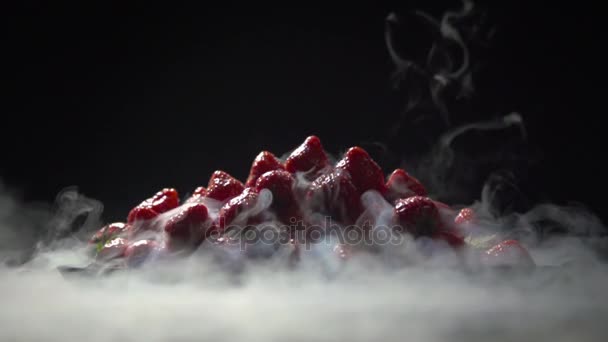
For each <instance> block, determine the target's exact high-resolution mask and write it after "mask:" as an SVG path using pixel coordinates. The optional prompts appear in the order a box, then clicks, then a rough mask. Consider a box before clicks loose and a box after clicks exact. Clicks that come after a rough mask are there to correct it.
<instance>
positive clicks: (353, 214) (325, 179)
mask: <svg viewBox="0 0 608 342" xmlns="http://www.w3.org/2000/svg"><path fill="white" fill-rule="evenodd" d="M306 201H307V203H308V205H309V207H310V209H311V210H313V211H314V212H318V213H322V214H325V215H329V216H330V217H332V218H334V219H336V220H338V221H340V222H343V223H352V222H355V221H356V220H357V218H358V217H359V215H361V212H362V211H363V208H362V204H361V197H360V194H359V191H357V188H356V187H355V185H354V184H353V182H352V180H351V177H350V174H349V173H348V172H346V171H345V170H343V169H335V170H333V171H332V172H330V173H327V174H324V175H321V176H320V177H319V178H317V179H315V180H314V181H313V182H312V183H311V184H310V186H309V188H308V191H307V193H306Z"/></svg>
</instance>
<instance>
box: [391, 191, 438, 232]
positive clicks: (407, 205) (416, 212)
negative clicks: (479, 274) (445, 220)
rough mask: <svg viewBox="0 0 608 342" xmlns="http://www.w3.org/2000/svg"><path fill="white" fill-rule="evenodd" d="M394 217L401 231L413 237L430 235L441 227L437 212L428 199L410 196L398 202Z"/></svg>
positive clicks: (431, 201)
mask: <svg viewBox="0 0 608 342" xmlns="http://www.w3.org/2000/svg"><path fill="white" fill-rule="evenodd" d="M395 216H396V219H397V223H398V224H399V225H400V227H401V229H403V230H404V231H406V232H409V233H410V234H412V235H414V236H419V235H432V234H434V233H435V232H437V230H438V229H439V228H440V227H441V222H440V219H439V210H438V209H437V206H436V205H435V203H434V202H433V200H431V199H430V198H428V197H423V196H412V197H408V198H405V199H400V200H398V201H397V204H396V205H395Z"/></svg>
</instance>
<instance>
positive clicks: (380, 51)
mask: <svg viewBox="0 0 608 342" xmlns="http://www.w3.org/2000/svg"><path fill="white" fill-rule="evenodd" d="M193 3H199V5H198V6H195V5H193ZM458 4H459V3H458V2H446V3H441V4H440V3H433V4H432V5H429V2H424V1H419V2H407V1H404V2H401V3H400V4H399V5H398V6H388V5H387V6H375V7H369V6H363V5H361V6H355V5H349V6H348V7H343V8H326V7H314V8H295V7H294V8H272V7H269V8H265V9H262V8H242V7H236V6H235V7H227V8H215V7H212V6H211V5H208V6H203V5H202V2H192V3H191V4H189V5H182V4H180V5H176V3H175V2H170V3H166V4H163V5H153V4H150V2H148V3H145V4H144V3H141V4H136V3H129V4H126V2H123V1H120V2H103V3H102V4H99V5H91V4H90V3H88V4H86V5H85V4H81V3H77V2H73V3H68V2H46V1H22V2H20V3H19V5H17V6H12V7H10V8H5V10H4V11H3V13H4V16H5V17H6V18H5V19H4V20H3V22H4V23H5V27H6V29H5V32H6V33H8V34H7V35H6V39H4V40H3V43H2V44H3V48H2V50H3V55H5V57H8V62H4V63H5V64H4V66H5V68H6V69H7V70H6V71H7V73H6V74H7V75H8V76H5V77H3V79H5V81H7V82H8V87H9V90H8V91H5V92H4V94H3V97H5V99H4V100H3V101H2V102H3V107H4V109H3V110H2V113H3V115H2V127H3V129H2V137H1V138H0V139H1V143H2V155H1V160H0V177H1V179H2V181H3V182H4V183H5V184H6V185H8V186H9V187H10V188H11V189H13V190H17V191H18V192H20V193H21V195H22V196H23V197H24V198H25V199H26V200H43V201H52V200H53V198H54V196H55V195H56V194H57V193H58V192H59V191H60V190H61V189H62V188H64V187H66V186H70V185H77V186H78V187H79V189H80V190H81V191H82V192H83V193H84V194H85V195H87V196H89V197H93V198H96V199H99V200H101V201H102V202H103V203H104V204H105V206H106V218H107V219H111V220H114V219H120V218H122V216H123V215H125V214H126V213H127V212H128V210H129V208H130V207H131V206H133V205H135V204H137V203H138V202H139V201H141V200H142V199H144V198H146V197H148V196H149V195H151V194H153V193H154V192H155V191H156V190H157V189H159V188H161V187H165V186H172V187H176V188H178V190H180V192H181V193H182V194H185V193H187V192H189V191H191V190H192V189H193V188H194V187H195V186H197V185H202V184H206V182H207V179H208V177H209V175H210V174H211V172H212V171H214V170H216V169H224V170H226V171H227V172H229V173H231V174H233V175H235V176H237V177H239V178H241V179H243V178H245V177H246V175H247V172H248V168H249V165H250V163H251V160H252V159H253V158H254V157H255V155H256V154H257V153H258V152H259V151H260V150H261V149H267V150H270V151H272V152H274V153H275V154H277V155H279V156H280V155H282V154H283V153H286V152H288V151H289V150H291V149H292V148H294V147H295V146H297V145H298V144H299V143H300V142H301V141H302V140H303V139H304V138H305V137H306V136H307V135H310V134H316V135H318V136H319V137H320V138H321V139H322V141H323V143H324V145H325V148H326V149H327V150H328V151H329V152H331V153H333V154H335V155H338V154H339V153H340V152H343V151H344V150H345V149H346V148H347V147H349V146H352V145H362V146H364V147H368V148H369V149H370V152H371V153H372V154H373V155H374V157H376V158H378V160H379V161H380V162H381V164H382V165H383V167H384V168H385V171H386V172H389V171H390V170H391V168H394V167H396V166H398V164H399V161H400V160H408V158H409V157H408V156H409V154H417V153H419V154H422V153H424V152H425V151H426V148H427V147H428V142H429V141H434V140H436V139H437V133H438V129H437V128H429V129H428V131H426V130H425V129H422V128H417V126H415V125H412V126H411V128H412V129H410V131H412V130H413V131H414V133H412V132H408V129H407V127H406V128H405V129H402V130H398V131H395V130H394V127H395V126H398V125H406V126H407V123H404V121H403V119H402V109H403V105H404V103H405V98H406V95H405V93H406V92H407V91H408V90H407V89H401V90H399V91H396V90H395V89H393V88H392V84H391V81H390V77H391V74H392V72H393V71H394V66H393V64H392V62H391V60H390V58H389V56H388V53H387V50H386V46H385V41H384V24H385V22H384V20H385V18H386V16H387V14H388V13H389V12H391V11H396V12H397V13H398V14H404V13H406V12H407V11H408V10H410V9H421V10H425V11H428V12H429V13H431V14H433V15H435V16H439V15H441V13H443V11H444V10H445V9H449V8H457V7H458ZM553 5H554V4H553ZM494 6H495V7H491V8H490V7H486V8H482V9H484V12H486V14H487V16H486V19H485V20H486V21H485V22H484V23H485V24H484V25H486V28H488V27H489V28H491V27H495V34H494V35H493V36H492V39H490V40H489V41H488V42H483V44H482V43H479V44H477V45H476V46H478V47H477V48H476V49H475V50H474V52H475V55H474V56H473V58H474V62H475V63H476V64H477V65H478V66H480V68H479V70H477V71H476V73H475V74H474V76H473V77H474V78H473V79H474V82H475V85H476V93H475V95H474V97H473V98H472V99H471V100H469V102H467V103H466V104H465V105H462V104H460V105H455V106H453V107H452V108H453V111H452V112H451V119H452V124H454V125H458V124H462V123H465V122H470V121H475V120H484V119H489V118H493V117H498V116H501V115H505V114H507V113H509V112H511V111H514V110H515V111H518V112H520V113H521V114H522V115H523V117H524V120H525V121H526V129H527V134H528V141H527V142H526V144H525V146H523V147H522V146H518V147H516V148H515V152H514V153H521V158H520V159H519V160H520V162H518V163H517V165H515V167H516V168H517V169H518V170H519V171H518V179H520V181H521V189H522V191H524V192H526V193H527V195H528V196H529V197H530V198H532V199H533V200H534V201H537V200H538V201H546V200H550V201H552V202H555V203H559V204H563V203H566V202H568V201H580V202H583V203H585V204H586V205H588V206H589V207H590V208H591V209H593V210H594V211H595V212H597V213H598V214H599V215H600V216H601V217H602V218H604V220H605V219H606V214H605V212H604V205H603V192H604V189H605V188H606V184H607V183H606V179H605V178H606V177H605V174H606V167H605V166H604V165H603V159H604V151H603V148H604V144H603V138H604V134H605V129H604V126H603V125H602V120H603V114H604V112H605V109H604V108H605V106H604V105H603V98H602V96H605V95H603V94H604V93H605V90H606V85H605V82H604V83H601V82H599V85H595V83H598V82H597V81H601V76H600V73H601V72H602V69H603V68H604V67H605V63H604V62H603V61H602V58H601V57H600V55H601V53H602V47H601V43H602V41H603V38H602V30H601V29H600V27H601V24H602V22H601V18H600V16H599V14H600V12H598V11H595V10H593V9H591V8H588V7H574V6H572V5H569V6H568V7H564V8H556V7H551V8H548V7H537V8H534V7H531V6H533V5H531V4H530V2H526V3H523V2H522V3H517V2H504V4H502V5H494ZM537 6H538V5H537ZM406 33H409V32H406ZM406 33H403V37H404V40H405V37H417V38H421V39H417V41H416V42H414V41H412V42H411V43H409V42H406V41H404V42H403V44H404V45H403V46H405V50H408V49H409V50H408V51H418V50H420V51H424V49H423V47H424V46H425V45H424V44H427V42H425V41H424V35H420V36H418V35H411V33H409V34H406ZM474 43H475V42H474ZM494 137H495V140H493V142H487V143H484V142H483V141H485V140H484V139H486V138H487V139H492V135H491V134H490V135H489V136H486V137H477V138H479V139H477V138H472V139H469V140H466V139H465V142H464V143H463V146H461V147H462V148H463V149H470V150H471V151H473V152H471V153H472V155H475V153H478V152H475V151H477V150H476V148H478V147H479V146H476V145H484V146H485V147H487V145H490V146H492V145H493V144H494V145H496V144H499V143H497V141H496V137H498V140H499V141H500V139H502V136H501V135H500V134H499V133H496V134H495V135H494ZM378 146H384V149H380V148H377V147H378ZM486 152H487V151H485V152H484V153H486ZM522 158H523V159H524V160H526V162H525V163H523V165H524V167H522V163H521V159H522ZM410 159H411V158H410ZM499 159H500V158H499ZM515 159H517V158H515ZM499 164H500V163H499ZM506 164H509V163H506ZM491 165H494V164H491ZM499 166H505V165H502V164H501V165H499ZM507 166H508V165H507ZM482 170H483V172H479V174H476V175H477V176H479V179H478V180H475V181H470V180H469V183H467V184H468V185H467V186H468V188H467V189H468V192H467V194H466V196H460V197H459V199H462V200H468V201H469V202H470V201H472V200H474V199H475V198H476V197H478V194H479V191H480V186H481V184H482V182H483V178H484V177H482V176H484V175H483V173H484V172H485V171H488V172H489V171H490V170H491V167H488V166H486V168H482ZM461 171H462V170H461ZM466 172H467V170H464V173H466ZM417 176H420V177H421V178H425V176H424V175H420V174H418V175H417Z"/></svg>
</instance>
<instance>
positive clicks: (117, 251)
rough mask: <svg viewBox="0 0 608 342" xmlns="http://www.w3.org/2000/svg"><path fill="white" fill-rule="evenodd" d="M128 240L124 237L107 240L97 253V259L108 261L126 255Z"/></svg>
mask: <svg viewBox="0 0 608 342" xmlns="http://www.w3.org/2000/svg"><path fill="white" fill-rule="evenodd" d="M127 244H128V241H127V240H126V239H123V238H115V239H112V240H109V241H108V242H106V243H105V244H104V245H103V247H102V248H101V249H100V250H99V251H98V253H97V259H99V260H104V261H108V260H111V259H115V258H120V257H122V256H124V254H125V250H126V249H127Z"/></svg>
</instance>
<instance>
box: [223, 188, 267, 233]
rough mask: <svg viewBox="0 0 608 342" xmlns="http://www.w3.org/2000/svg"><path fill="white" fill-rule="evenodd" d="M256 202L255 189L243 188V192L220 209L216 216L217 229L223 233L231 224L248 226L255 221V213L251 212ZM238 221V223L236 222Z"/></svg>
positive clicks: (256, 194)
mask: <svg viewBox="0 0 608 342" xmlns="http://www.w3.org/2000/svg"><path fill="white" fill-rule="evenodd" d="M257 202H258V193H257V191H256V190H255V188H245V190H243V192H242V193H241V194H240V195H238V196H236V197H234V198H232V199H231V200H230V201H228V203H226V204H224V206H223V207H222V208H221V209H220V213H219V216H218V227H217V228H218V229H219V231H224V229H225V228H226V227H228V226H229V225H230V224H232V223H237V224H242V223H244V224H248V223H250V222H251V221H252V220H254V221H255V216H256V214H258V213H257V212H253V210H254V209H255V205H256V204H257ZM237 220H238V221H237Z"/></svg>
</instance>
